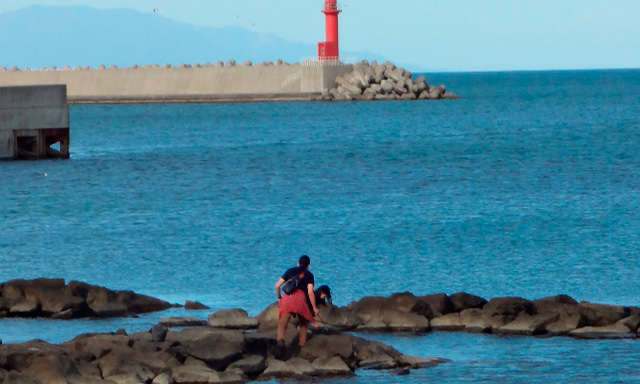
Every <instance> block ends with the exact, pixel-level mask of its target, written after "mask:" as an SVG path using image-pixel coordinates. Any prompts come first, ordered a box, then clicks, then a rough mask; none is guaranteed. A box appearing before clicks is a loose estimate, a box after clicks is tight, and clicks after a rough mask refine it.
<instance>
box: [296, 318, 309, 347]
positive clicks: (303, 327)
mask: <svg viewBox="0 0 640 384" xmlns="http://www.w3.org/2000/svg"><path fill="white" fill-rule="evenodd" d="M299 317H300V340H299V341H298V344H299V345H300V346H301V347H304V345H305V344H306V343H307V324H309V322H308V321H307V320H303V318H302V316H299Z"/></svg>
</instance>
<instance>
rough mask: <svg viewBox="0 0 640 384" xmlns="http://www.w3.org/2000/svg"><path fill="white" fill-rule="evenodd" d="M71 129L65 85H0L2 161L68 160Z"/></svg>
mask: <svg viewBox="0 0 640 384" xmlns="http://www.w3.org/2000/svg"><path fill="white" fill-rule="evenodd" d="M69 126H70V122H69V105H68V103H67V91H66V87H65V86H64V85H40V86H26V87H2V86H0V159H42V158H68V157H69ZM56 144H58V145H59V148H58V149H54V148H52V146H54V145H56Z"/></svg>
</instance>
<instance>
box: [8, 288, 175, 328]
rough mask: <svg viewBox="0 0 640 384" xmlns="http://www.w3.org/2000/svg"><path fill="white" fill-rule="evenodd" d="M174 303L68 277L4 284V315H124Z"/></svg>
mask: <svg viewBox="0 0 640 384" xmlns="http://www.w3.org/2000/svg"><path fill="white" fill-rule="evenodd" d="M170 307H171V304H169V303H167V302H166V301H162V300H159V299H155V298H153V297H149V296H145V295H140V294H136V293H134V292H131V291H112V290H110V289H107V288H104V287H99V286H95V285H89V284H86V283H81V282H77V281H71V282H69V284H66V283H65V280H64V279H35V280H22V279H18V280H11V281H8V282H6V283H2V284H0V318H2V317H29V318H31V317H47V318H52V319H63V320H68V319H77V318H83V317H98V318H107V317H123V316H131V315H136V314H141V313H148V312H156V311H162V310H165V309H168V308H170Z"/></svg>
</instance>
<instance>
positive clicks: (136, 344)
mask: <svg viewBox="0 0 640 384" xmlns="http://www.w3.org/2000/svg"><path fill="white" fill-rule="evenodd" d="M275 337H276V335H275V332H273V331H267V332H260V331H258V332H248V331H242V330H228V329H216V328H212V327H197V328H187V329H184V330H181V331H177V332H174V331H168V333H167V334H166V337H165V338H163V339H157V338H155V337H153V335H152V333H151V332H141V333H134V334H131V335H127V334H126V333H124V332H119V333H117V334H116V333H113V334H91V335H80V336H78V337H76V338H75V339H73V340H71V341H69V342H67V343H64V344H61V345H52V344H49V343H46V342H43V341H39V340H34V341H31V342H27V343H22V344H10V345H2V346H0V377H1V378H3V379H4V380H5V382H24V383H36V384H37V383H42V384H48V383H158V384H160V383H244V382H247V381H256V380H258V381H266V380H271V379H282V378H290V379H294V380H301V381H311V380H313V379H314V378H325V377H350V376H353V375H355V374H356V372H357V371H358V370H360V369H395V368H403V369H405V370H409V369H421V368H428V367H433V366H436V365H438V364H442V363H445V362H446V361H445V360H441V359H437V358H422V357H414V356H407V355H404V354H402V353H400V352H398V351H397V350H395V349H394V348H391V347H389V346H386V345H384V344H381V343H378V342H374V341H368V340H365V339H363V338H360V337H356V336H353V335H348V334H337V335H322V334H315V335H310V338H309V341H308V343H307V345H306V346H305V347H303V348H299V347H298V346H297V344H298V334H297V331H296V329H295V328H293V327H290V328H289V329H288V331H287V334H286V348H285V354H284V356H283V357H281V358H280V359H276V358H275V357H274V356H273V349H274V347H275V342H276V340H275ZM6 380H9V381H6Z"/></svg>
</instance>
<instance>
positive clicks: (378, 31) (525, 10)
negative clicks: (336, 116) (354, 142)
mask: <svg viewBox="0 0 640 384" xmlns="http://www.w3.org/2000/svg"><path fill="white" fill-rule="evenodd" d="M322 4H323V1H322V0H274V1H266V0H231V1H222V0H180V1H178V0H0V13H4V12H9V11H15V10H17V9H19V8H22V7H25V6H28V5H54V6H64V5H85V6H91V7H95V8H99V9H106V8H132V9H136V10H138V11H142V12H148V13H153V12H156V13H157V14H159V15H162V16H164V17H167V18H170V19H174V20H177V21H182V22H186V23H189V24H193V25H197V26H204V27H214V28H220V27H225V26H240V27H244V28H247V29H250V30H252V31H256V32H267V33H273V34H276V35H278V36H281V37H283V38H285V39H286V40H289V41H292V42H303V43H312V44H315V43H316V42H318V41H322V40H324V16H323V15H322V14H321V13H320V10H321V9H322ZM339 4H340V7H341V8H342V10H343V13H342V14H341V15H340V46H341V49H342V50H344V51H352V52H362V51H365V52H372V53H376V54H380V55H383V56H385V57H387V58H389V59H390V60H391V61H393V62H395V63H398V64H409V63H410V64H412V65H413V66H419V67H421V68H427V69H430V70H441V71H500V70H548V69H595V68H640V49H639V47H640V22H638V21H637V20H638V19H640V1H639V0H387V1H382V0H339ZM99 32H100V31H96V33H99ZM314 53H315V52H311V53H310V56H313V54H314Z"/></svg>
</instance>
